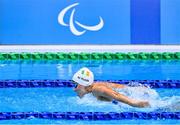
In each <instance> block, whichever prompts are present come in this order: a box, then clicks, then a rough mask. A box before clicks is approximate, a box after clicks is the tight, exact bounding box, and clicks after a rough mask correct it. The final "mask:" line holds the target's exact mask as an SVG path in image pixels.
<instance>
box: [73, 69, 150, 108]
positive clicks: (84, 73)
mask: <svg viewBox="0 0 180 125" xmlns="http://www.w3.org/2000/svg"><path fill="white" fill-rule="evenodd" d="M72 81H73V83H74V84H76V85H75V88H74V91H75V92H76V93H77V95H78V96H79V97H80V98H82V97H83V96H84V95H85V94H88V93H92V94H93V96H95V97H96V98H97V99H98V100H101V101H111V102H114V101H115V103H116V101H119V102H122V103H125V104H128V105H130V106H133V107H139V108H143V107H148V106H150V104H149V102H148V101H143V100H136V99H132V98H129V97H127V96H125V95H123V94H120V93H118V92H116V91H115V89H123V88H126V87H127V86H126V85H121V84H115V83H110V82H94V75H93V73H92V72H91V71H90V70H89V69H88V68H86V67H84V68H81V69H80V70H79V71H77V72H76V73H75V74H74V76H73V78H72Z"/></svg>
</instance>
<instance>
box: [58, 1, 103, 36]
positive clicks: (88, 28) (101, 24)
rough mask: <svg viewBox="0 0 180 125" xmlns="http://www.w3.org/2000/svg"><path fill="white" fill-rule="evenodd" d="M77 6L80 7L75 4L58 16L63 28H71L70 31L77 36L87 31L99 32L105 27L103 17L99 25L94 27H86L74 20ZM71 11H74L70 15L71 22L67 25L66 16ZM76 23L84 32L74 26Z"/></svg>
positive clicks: (100, 18)
mask: <svg viewBox="0 0 180 125" xmlns="http://www.w3.org/2000/svg"><path fill="white" fill-rule="evenodd" d="M77 5H79V3H74V4H72V5H69V6H67V7H66V8H64V9H63V10H62V11H61V12H60V13H59V15H58V22H59V24H61V25H62V26H66V27H69V28H70V31H71V32H72V33H73V34H74V35H76V36H80V35H83V34H84V33H85V32H86V31H98V30H100V29H101V28H102V27H103V26H104V21H103V19H102V17H99V20H100V21H99V23H98V24H97V25H94V26H88V25H84V24H81V23H80V22H78V21H76V20H74V14H75V11H76V9H75V6H77ZM72 8H73V9H72ZM70 9H72V11H71V14H70V18H69V22H68V23H65V22H64V16H65V14H66V13H67V12H68V11H69V10H70ZM74 22H75V23H76V25H77V26H79V27H80V28H81V29H82V31H79V30H77V28H76V27H75V25H74Z"/></svg>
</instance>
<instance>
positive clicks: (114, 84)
mask: <svg viewBox="0 0 180 125" xmlns="http://www.w3.org/2000/svg"><path fill="white" fill-rule="evenodd" d="M94 85H95V86H106V87H110V88H125V87H127V86H126V85H123V84H117V83H113V82H94Z"/></svg>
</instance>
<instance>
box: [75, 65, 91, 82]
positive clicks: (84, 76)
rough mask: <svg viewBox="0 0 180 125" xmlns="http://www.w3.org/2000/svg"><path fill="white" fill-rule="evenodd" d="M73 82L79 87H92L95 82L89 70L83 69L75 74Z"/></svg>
mask: <svg viewBox="0 0 180 125" xmlns="http://www.w3.org/2000/svg"><path fill="white" fill-rule="evenodd" d="M72 80H73V81H74V82H76V83H78V84H79V85H82V86H90V85H92V83H93V82H94V75H93V73H92V72H91V71H90V70H89V69H88V68H86V67H83V68H81V69H80V70H79V71H77V72H76V73H75V74H74V76H73V78H72Z"/></svg>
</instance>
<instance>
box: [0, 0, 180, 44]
mask: <svg viewBox="0 0 180 125" xmlns="http://www.w3.org/2000/svg"><path fill="white" fill-rule="evenodd" d="M179 13H180V0H68V1H67V0H0V44H180V23H179V22H180V15H179Z"/></svg>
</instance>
